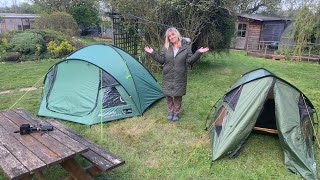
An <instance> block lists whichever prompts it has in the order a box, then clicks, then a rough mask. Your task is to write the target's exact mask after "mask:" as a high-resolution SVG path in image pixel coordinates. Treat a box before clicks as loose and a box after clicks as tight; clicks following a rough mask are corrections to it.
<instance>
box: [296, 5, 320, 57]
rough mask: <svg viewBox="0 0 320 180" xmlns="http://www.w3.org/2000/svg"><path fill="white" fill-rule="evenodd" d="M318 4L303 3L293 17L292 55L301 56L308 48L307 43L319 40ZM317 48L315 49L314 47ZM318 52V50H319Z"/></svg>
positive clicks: (319, 11)
mask: <svg viewBox="0 0 320 180" xmlns="http://www.w3.org/2000/svg"><path fill="white" fill-rule="evenodd" d="M319 15H320V2H318V3H317V4H316V3H312V2H310V1H309V2H306V3H304V4H303V5H302V6H301V7H300V8H299V9H298V11H297V13H296V14H295V16H294V23H295V29H294V33H293V35H294V40H295V43H296V45H295V48H294V53H295V54H297V55H299V56H301V55H302V54H304V51H305V49H306V48H310V47H308V44H309V43H314V42H315V41H316V40H317V39H320V20H319ZM316 48H317V47H316ZM319 51H320V50H319Z"/></svg>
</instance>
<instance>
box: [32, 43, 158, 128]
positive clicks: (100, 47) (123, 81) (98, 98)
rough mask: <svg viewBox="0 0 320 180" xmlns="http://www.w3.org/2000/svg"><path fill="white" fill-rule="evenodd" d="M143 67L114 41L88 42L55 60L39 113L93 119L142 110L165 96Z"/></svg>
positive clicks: (82, 120)
mask: <svg viewBox="0 0 320 180" xmlns="http://www.w3.org/2000/svg"><path fill="white" fill-rule="evenodd" d="M163 96H164V95H163V93H162V90H161V87H160V86H159V84H158V83H157V82H156V80H155V79H154V77H153V76H152V75H151V74H150V73H149V71H148V70H147V69H145V67H144V66H143V65H142V64H141V63H139V62H138V61H137V60H136V59H134V58H133V57H132V56H130V55H129V54H128V53H126V52H125V51H123V50H122V49H119V48H117V47H115V46H112V45H104V44H97V45H90V46H87V47H84V48H82V49H79V50H77V51H75V52H74V53H72V54H71V55H70V56H68V57H67V58H66V59H65V60H62V61H60V62H58V63H57V64H55V65H53V66H52V67H51V68H50V69H49V71H48V73H47V74H46V77H45V80H44V89H43V98H42V101H41V104H40V108H39V111H38V115H40V116H48V117H54V118H59V119H64V120H69V121H74V122H78V123H82V124H87V125H91V124H95V123H99V122H101V121H102V122H105V121H111V120H115V119H120V118H126V117H131V116H136V115H142V113H143V112H144V111H145V110H146V109H147V108H148V107H149V106H150V105H151V104H152V103H154V102H155V101H157V100H158V99H160V98H162V97H163Z"/></svg>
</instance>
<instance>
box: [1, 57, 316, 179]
mask: <svg viewBox="0 0 320 180" xmlns="http://www.w3.org/2000/svg"><path fill="white" fill-rule="evenodd" d="M57 61H58V60H49V61H39V62H26V63H24V64H15V63H2V64H0V77H1V79H0V84H1V86H0V92H1V91H4V90H12V89H17V88H24V87H31V86H36V87H40V86H41V84H42V81H39V80H42V79H43V76H44V75H45V73H46V72H47V70H48V69H49V67H51V66H52V65H53V64H54V63H56V62H57ZM260 67H263V68H266V69H268V70H269V71H271V72H273V73H274V74H276V75H278V76H279V77H281V78H282V79H284V80H287V81H288V82H289V83H291V84H293V85H295V86H296V87H297V88H298V89H300V90H301V91H302V92H304V93H305V95H306V96H307V97H308V98H309V99H310V100H311V102H312V103H313V105H314V106H315V108H316V110H317V111H318V112H320V99H319V97H320V65H319V64H315V63H305V62H292V61H272V60H270V59H262V58H254V57H248V56H246V53H245V52H243V51H230V52H229V53H222V54H206V55H204V56H203V57H202V59H201V61H200V62H199V63H198V64H197V65H196V66H195V67H194V68H193V69H192V70H191V71H189V75H188V89H187V95H186V96H184V97H183V112H182V114H181V120H180V121H179V122H169V121H167V120H166V107H165V99H162V100H160V101H158V102H157V103H155V104H154V105H152V106H151V107H150V108H149V109H148V110H147V111H146V112H145V113H144V115H143V116H141V117H133V118H127V119H124V120H119V121H113V122H109V123H104V124H103V127H102V128H103V129H102V132H103V134H102V135H103V137H104V138H100V137H101V136H100V133H101V129H100V128H101V127H100V125H99V124H98V125H94V126H91V128H90V127H89V126H86V125H80V124H77V123H72V122H67V121H61V122H63V123H64V124H65V125H67V126H69V127H70V128H72V129H74V130H75V131H77V132H79V133H80V134H82V135H83V136H85V137H86V138H88V139H90V140H92V141H94V142H96V143H98V144H100V145H101V146H103V147H105V148H107V149H108V150H110V151H111V152H113V153H115V154H116V155H118V156H120V157H121V158H123V159H124V160H125V161H126V164H125V165H123V166H120V167H118V168H116V169H113V170H112V171H110V172H107V173H104V174H102V175H100V176H98V177H97V178H96V179H121V180H122V179H219V180H220V179H300V177H299V176H298V175H295V174H293V173H291V172H290V171H289V170H287V169H286V167H285V165H284V161H283V158H284V156H283V151H282V149H281V147H280V143H279V141H278V139H277V138H275V137H271V136H266V135H257V134H252V135H251V136H250V137H249V140H248V141H247V143H246V145H245V147H244V149H243V150H242V152H241V153H240V155H239V156H238V157H237V158H235V159H228V158H227V157H225V158H222V159H220V160H218V161H215V162H213V163H211V147H210V143H209V136H208V132H206V131H204V126H205V120H206V117H207V116H208V113H209V111H210V109H211V108H212V106H213V104H214V103H215V102H216V101H217V100H218V99H219V98H220V97H221V96H222V95H224V93H225V91H226V90H227V89H228V88H229V86H231V85H232V84H233V83H234V82H235V81H236V80H237V79H239V78H240V75H241V74H243V73H245V72H247V71H249V70H252V69H255V68H260ZM154 75H155V77H156V78H157V79H158V80H159V81H160V82H161V74H160V73H158V74H154ZM22 96H23V98H22V99H21V100H20V101H18V102H17V100H18V99H19V98H21V97H22ZM40 100H41V88H39V89H38V90H35V91H31V92H28V93H27V94H25V93H24V92H18V91H17V92H14V93H11V94H0V102H1V104H0V109H1V110H3V109H8V108H9V107H11V106H12V105H13V104H14V103H16V102H17V103H16V105H15V106H14V107H15V108H17V107H22V108H24V109H26V110H28V111H30V112H32V113H33V114H36V113H37V109H38V107H39V103H40ZM317 149H318V148H317ZM317 156H319V153H318V152H317ZM79 160H80V158H79ZM82 163H85V162H82ZM318 169H319V168H318ZM44 175H45V177H46V178H47V179H50V180H55V179H57V180H58V179H62V178H63V177H65V176H66V175H67V174H66V172H65V171H64V170H63V169H62V168H61V167H60V166H55V167H52V168H50V169H48V170H46V171H45V172H44ZM1 178H3V173H0V179H1Z"/></svg>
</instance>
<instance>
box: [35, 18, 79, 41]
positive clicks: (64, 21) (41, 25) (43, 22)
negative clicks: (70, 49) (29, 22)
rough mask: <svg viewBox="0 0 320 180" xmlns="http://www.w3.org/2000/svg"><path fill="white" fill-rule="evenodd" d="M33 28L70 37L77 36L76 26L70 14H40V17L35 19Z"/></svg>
mask: <svg viewBox="0 0 320 180" xmlns="http://www.w3.org/2000/svg"><path fill="white" fill-rule="evenodd" d="M35 26H36V28H37V29H51V30H54V31H59V32H62V33H63V34H65V35H66V36H70V37H72V36H77V35H78V34H79V28H78V24H77V23H76V21H75V20H74V19H73V17H72V16H71V15H70V14H68V13H65V12H54V13H52V14H42V15H41V17H39V18H36V21H35Z"/></svg>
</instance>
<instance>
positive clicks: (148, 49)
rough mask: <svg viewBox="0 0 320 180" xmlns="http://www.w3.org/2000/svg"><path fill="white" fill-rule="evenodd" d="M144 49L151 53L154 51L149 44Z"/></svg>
mask: <svg viewBox="0 0 320 180" xmlns="http://www.w3.org/2000/svg"><path fill="white" fill-rule="evenodd" d="M144 50H145V51H146V52H147V53H149V54H151V53H152V52H153V49H152V48H151V47H148V46H146V47H144Z"/></svg>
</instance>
